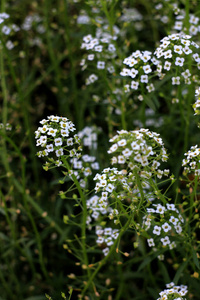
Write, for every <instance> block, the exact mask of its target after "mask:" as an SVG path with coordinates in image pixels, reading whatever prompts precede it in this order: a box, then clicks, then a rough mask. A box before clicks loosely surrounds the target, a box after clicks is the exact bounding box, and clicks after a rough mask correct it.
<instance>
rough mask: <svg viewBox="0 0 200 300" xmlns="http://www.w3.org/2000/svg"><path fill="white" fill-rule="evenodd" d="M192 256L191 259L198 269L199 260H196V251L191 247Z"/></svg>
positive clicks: (199, 267)
mask: <svg viewBox="0 0 200 300" xmlns="http://www.w3.org/2000/svg"><path fill="white" fill-rule="evenodd" d="M192 257H193V261H194V263H195V265H196V267H197V268H198V269H200V266H199V260H198V257H197V254H196V252H195V251H194V249H192Z"/></svg>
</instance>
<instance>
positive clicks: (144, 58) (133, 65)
mask: <svg viewBox="0 0 200 300" xmlns="http://www.w3.org/2000/svg"><path fill="white" fill-rule="evenodd" d="M123 63H124V64H125V65H127V66H128V67H129V68H123V69H122V71H121V73H120V75H121V76H128V77H131V78H132V79H134V80H132V81H131V83H130V84H126V85H125V87H124V88H125V92H129V91H130V90H138V89H139V87H140V85H141V84H142V85H144V86H145V87H146V89H147V91H148V92H149V93H150V92H152V91H154V89H155V88H154V85H153V83H150V76H149V75H151V73H152V65H153V63H154V64H155V65H156V64H157V63H158V61H157V60H156V59H155V58H152V52H150V51H142V52H141V51H139V50H137V51H135V52H133V53H132V54H131V55H130V56H129V57H127V58H125V59H124V61H123Z"/></svg>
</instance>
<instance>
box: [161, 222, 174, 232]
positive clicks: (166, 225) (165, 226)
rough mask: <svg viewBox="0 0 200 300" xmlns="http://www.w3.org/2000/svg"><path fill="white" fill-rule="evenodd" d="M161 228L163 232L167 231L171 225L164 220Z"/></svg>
mask: <svg viewBox="0 0 200 300" xmlns="http://www.w3.org/2000/svg"><path fill="white" fill-rule="evenodd" d="M162 229H163V230H164V232H168V231H169V230H171V229H172V228H171V226H170V225H169V224H168V223H167V222H165V223H164V224H163V225H162Z"/></svg>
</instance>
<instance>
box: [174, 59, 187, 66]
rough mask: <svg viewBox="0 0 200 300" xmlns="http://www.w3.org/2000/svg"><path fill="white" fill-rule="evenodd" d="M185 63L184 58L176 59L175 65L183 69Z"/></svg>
mask: <svg viewBox="0 0 200 300" xmlns="http://www.w3.org/2000/svg"><path fill="white" fill-rule="evenodd" d="M184 61H185V59H184V58H183V57H176V61H175V65H176V66H180V67H182V66H183V63H184Z"/></svg>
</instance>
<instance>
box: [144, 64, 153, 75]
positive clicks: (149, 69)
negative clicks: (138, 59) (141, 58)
mask: <svg viewBox="0 0 200 300" xmlns="http://www.w3.org/2000/svg"><path fill="white" fill-rule="evenodd" d="M142 68H143V70H144V73H145V74H149V73H151V71H152V69H151V67H150V65H146V66H143V67H142Z"/></svg>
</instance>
